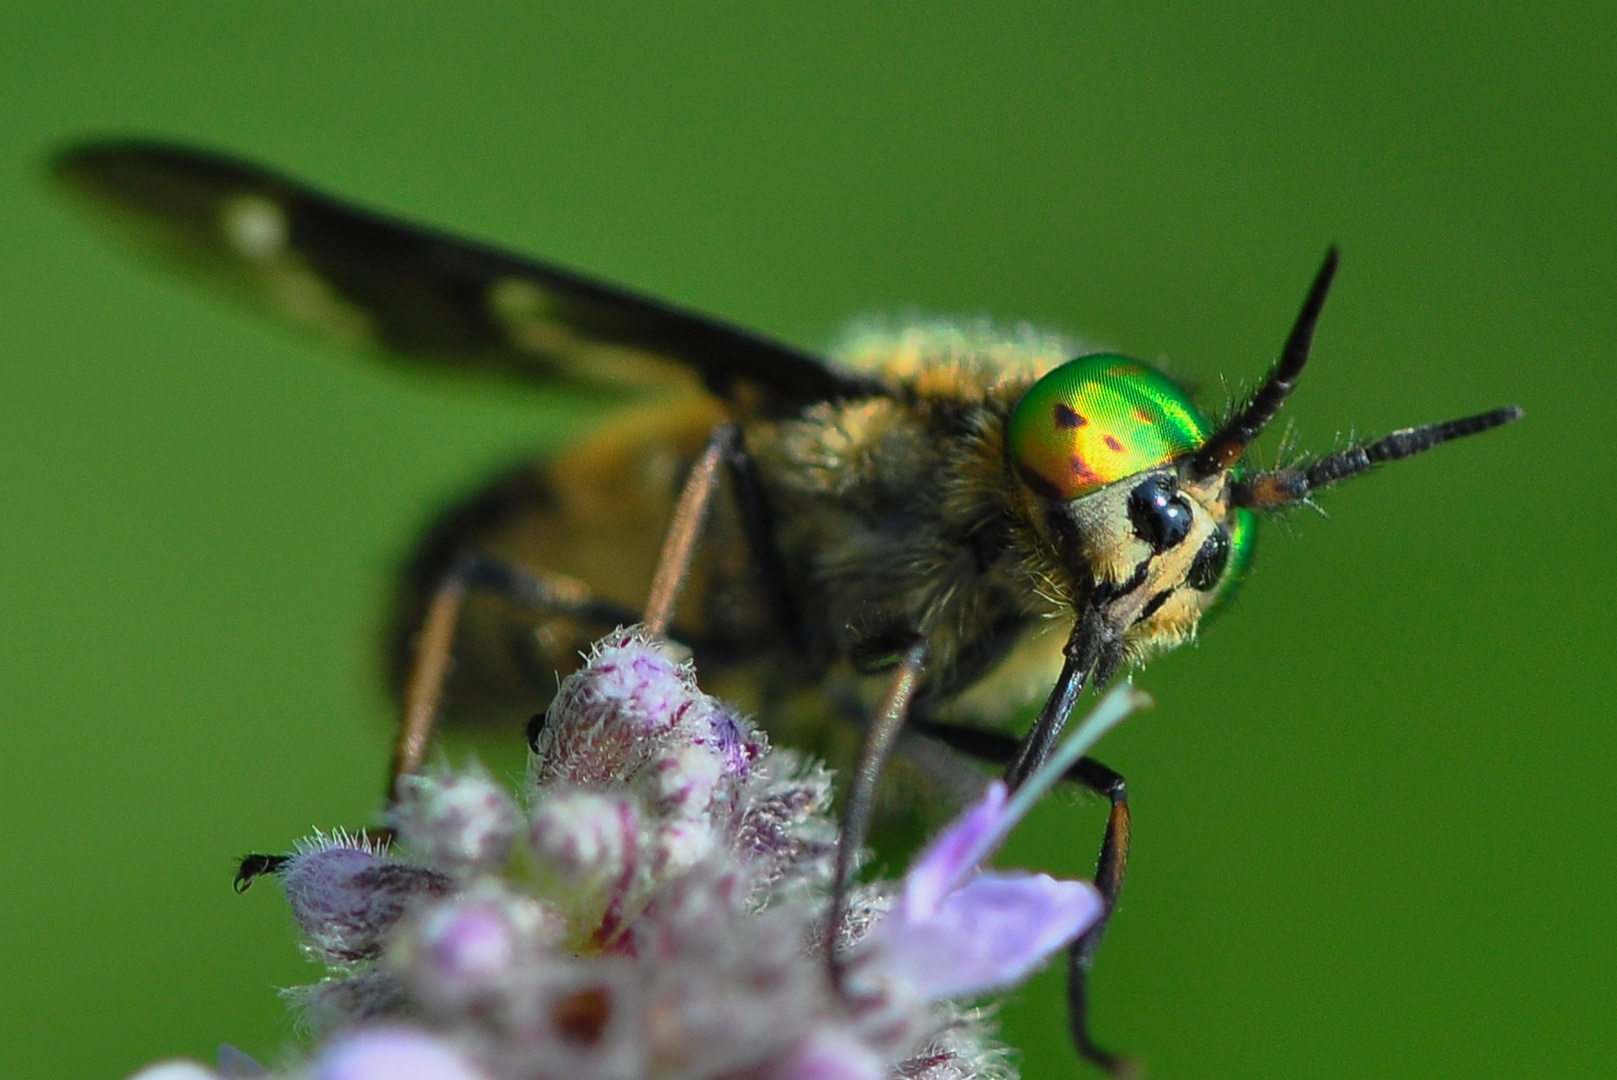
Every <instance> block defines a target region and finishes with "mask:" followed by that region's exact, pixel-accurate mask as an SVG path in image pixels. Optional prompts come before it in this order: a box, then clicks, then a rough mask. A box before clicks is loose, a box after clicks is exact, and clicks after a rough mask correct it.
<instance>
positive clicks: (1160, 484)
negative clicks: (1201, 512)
mask: <svg viewBox="0 0 1617 1080" xmlns="http://www.w3.org/2000/svg"><path fill="white" fill-rule="evenodd" d="M1194 520H1195V519H1194V516H1193V515H1192V514H1191V511H1190V503H1188V502H1186V501H1185V497H1184V496H1183V495H1181V494H1179V487H1178V485H1177V484H1176V483H1174V480H1173V478H1172V477H1169V476H1151V477H1147V478H1146V479H1145V480H1142V481H1141V482H1140V484H1139V485H1138V486H1137V487H1136V488H1135V489H1134V490H1133V491H1132V492H1130V493H1129V521H1130V522H1131V523H1132V524H1133V525H1134V535H1135V536H1138V537H1139V538H1140V539H1141V540H1144V541H1145V542H1146V543H1148V544H1150V545H1151V550H1152V551H1155V552H1157V553H1158V554H1161V553H1162V552H1164V551H1167V550H1169V549H1170V548H1175V547H1178V546H1179V545H1180V544H1181V543H1183V542H1184V539H1185V537H1186V536H1189V535H1190V526H1191V524H1192V523H1193V521H1194Z"/></svg>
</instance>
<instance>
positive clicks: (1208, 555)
mask: <svg viewBox="0 0 1617 1080" xmlns="http://www.w3.org/2000/svg"><path fill="white" fill-rule="evenodd" d="M1229 565H1230V533H1229V530H1228V529H1226V528H1224V526H1222V525H1220V526H1219V527H1218V528H1216V529H1214V530H1213V535H1211V536H1209V537H1208V538H1207V540H1206V541H1205V542H1204V543H1203V544H1202V546H1201V550H1200V551H1198V552H1196V558H1195V559H1193V560H1191V563H1190V573H1188V574H1186V575H1185V584H1186V585H1189V586H1190V587H1191V588H1192V589H1195V590H1196V591H1197V592H1206V591H1208V590H1209V589H1211V588H1212V587H1213V586H1215V585H1217V584H1218V582H1219V579H1220V578H1222V577H1223V576H1224V568H1225V567H1227V566H1229Z"/></svg>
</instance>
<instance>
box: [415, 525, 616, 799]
mask: <svg viewBox="0 0 1617 1080" xmlns="http://www.w3.org/2000/svg"><path fill="white" fill-rule="evenodd" d="M473 590H476V591H479V592H489V593H494V594H496V595H499V596H502V597H504V598H505V599H506V600H508V601H509V602H511V603H512V604H513V605H516V606H519V607H526V608H532V609H535V610H539V611H548V612H553V613H555V614H557V615H565V616H568V617H571V618H574V619H577V620H578V621H580V622H583V623H587V624H594V625H599V626H601V627H602V628H610V627H613V626H623V625H626V624H628V623H632V622H634V621H635V620H636V619H638V618H639V613H638V612H635V611H633V610H632V609H630V608H626V607H623V606H622V605H619V604H614V603H611V602H609V601H605V600H601V599H599V598H597V597H595V596H592V595H590V593H589V591H588V589H586V588H585V587H584V586H582V585H581V584H580V583H579V582H577V581H575V580H573V579H572V578H566V577H562V576H560V575H555V574H547V573H545V572H543V571H540V570H531V569H528V568H525V567H519V566H515V565H512V564H511V563H508V562H506V561H504V560H502V559H497V558H495V557H493V556H491V555H486V554H483V553H481V552H477V551H464V552H462V553H461V554H460V555H459V556H458V557H457V558H456V559H455V561H454V562H453V563H451V564H450V567H449V570H448V571H447V572H446V573H445V574H444V575H443V577H442V578H440V579H439V582H438V586H437V588H435V589H434V590H433V593H432V598H431V600H430V601H429V602H428V604H427V614H426V617H425V618H424V619H422V622H421V631H420V633H419V635H418V636H417V638H416V647H415V656H414V658H413V660H412V662H411V664H410V672H409V677H408V679H407V680H406V681H405V684H404V711H403V716H402V717H401V718H400V720H399V731H398V737H397V739H396V740H395V742H394V746H393V763H392V767H391V768H390V769H389V771H388V784H387V793H388V801H389V802H392V800H393V798H394V797H395V796H396V794H397V787H398V782H399V778H400V777H401V776H408V775H409V774H411V773H413V772H416V771H417V770H418V769H420V768H421V762H422V761H423V760H424V759H425V757H426V753H427V747H428V746H429V745H430V743H431V740H432V731H433V727H434V726H435V724H436V722H437V716H438V707H439V705H440V704H441V703H442V701H443V692H444V682H445V680H446V679H447V678H448V675H449V669H450V667H451V665H452V660H453V655H452V652H453V648H454V644H455V630H456V627H457V626H458V625H459V622H460V615H461V609H462V607H463V606H464V605H465V602H466V595H467V593H468V592H471V591H473Z"/></svg>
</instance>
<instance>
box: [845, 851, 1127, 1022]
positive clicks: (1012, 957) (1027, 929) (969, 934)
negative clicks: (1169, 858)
mask: <svg viewBox="0 0 1617 1080" xmlns="http://www.w3.org/2000/svg"><path fill="white" fill-rule="evenodd" d="M1104 907H1105V905H1104V903H1103V902H1102V900H1101V898H1100V893H1098V892H1097V891H1096V890H1095V887H1094V886H1093V885H1091V884H1089V882H1087V881H1057V880H1056V879H1055V878H1052V877H1050V876H1048V875H1046V874H1005V875H1000V874H981V875H979V876H978V877H976V878H974V879H973V880H972V881H970V882H968V883H966V884H965V885H963V886H961V887H960V888H958V889H956V890H955V891H954V892H951V893H950V894H949V895H948V896H946V897H944V899H943V902H942V904H941V905H939V907H938V908H937V909H936V910H934V911H932V912H929V913H927V914H925V915H924V916H917V915H916V913H915V912H913V911H910V910H908V908H907V905H900V907H899V908H898V909H897V910H895V911H894V912H892V913H891V914H890V915H889V916H888V917H887V918H886V919H883V920H882V922H881V924H880V925H879V926H877V928H876V930H875V934H876V935H877V940H876V942H874V943H873V944H875V946H876V947H877V948H878V949H879V950H880V955H881V965H882V970H883V972H884V973H885V974H887V975H890V976H895V977H898V978H902V979H904V980H905V981H906V982H908V983H909V984H910V985H911V986H913V987H914V988H915V989H916V991H917V992H918V993H920V994H921V995H922V996H923V997H925V998H928V999H932V1000H938V999H941V998H952V997H966V996H973V995H976V994H981V993H986V992H987V991H989V990H998V989H1001V988H1003V987H1005V986H1009V985H1011V984H1012V983H1016V982H1019V981H1021V980H1022V979H1024V978H1026V977H1027V976H1028V975H1029V974H1031V973H1032V971H1033V970H1034V969H1035V968H1037V967H1038V966H1039V965H1040V964H1042V963H1044V961H1045V960H1046V959H1048V958H1049V957H1050V955H1051V954H1052V953H1054V952H1055V951H1056V950H1058V949H1060V948H1062V947H1063V946H1065V945H1067V944H1068V943H1069V942H1071V941H1073V940H1074V939H1075V938H1077V937H1078V935H1079V934H1082V933H1083V932H1084V931H1085V930H1087V929H1089V928H1090V927H1091V926H1093V925H1094V924H1095V921H1096V920H1097V919H1099V918H1100V916H1101V912H1102V911H1103V910H1104Z"/></svg>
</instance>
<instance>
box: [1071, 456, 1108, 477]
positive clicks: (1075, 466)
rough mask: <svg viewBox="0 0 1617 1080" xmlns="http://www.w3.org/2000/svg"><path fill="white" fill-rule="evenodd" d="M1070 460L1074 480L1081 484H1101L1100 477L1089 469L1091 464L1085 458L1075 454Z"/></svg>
mask: <svg viewBox="0 0 1617 1080" xmlns="http://www.w3.org/2000/svg"><path fill="white" fill-rule="evenodd" d="M1069 460H1070V462H1071V464H1072V475H1073V478H1074V479H1076V480H1077V481H1078V482H1079V483H1080V484H1098V483H1100V482H1101V481H1100V477H1098V476H1096V475H1095V473H1094V470H1092V469H1091V468H1090V467H1089V464H1088V463H1087V462H1085V461H1084V459H1083V458H1081V457H1079V456H1078V455H1077V454H1074V455H1073V456H1072V457H1071V458H1070V459H1069Z"/></svg>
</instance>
